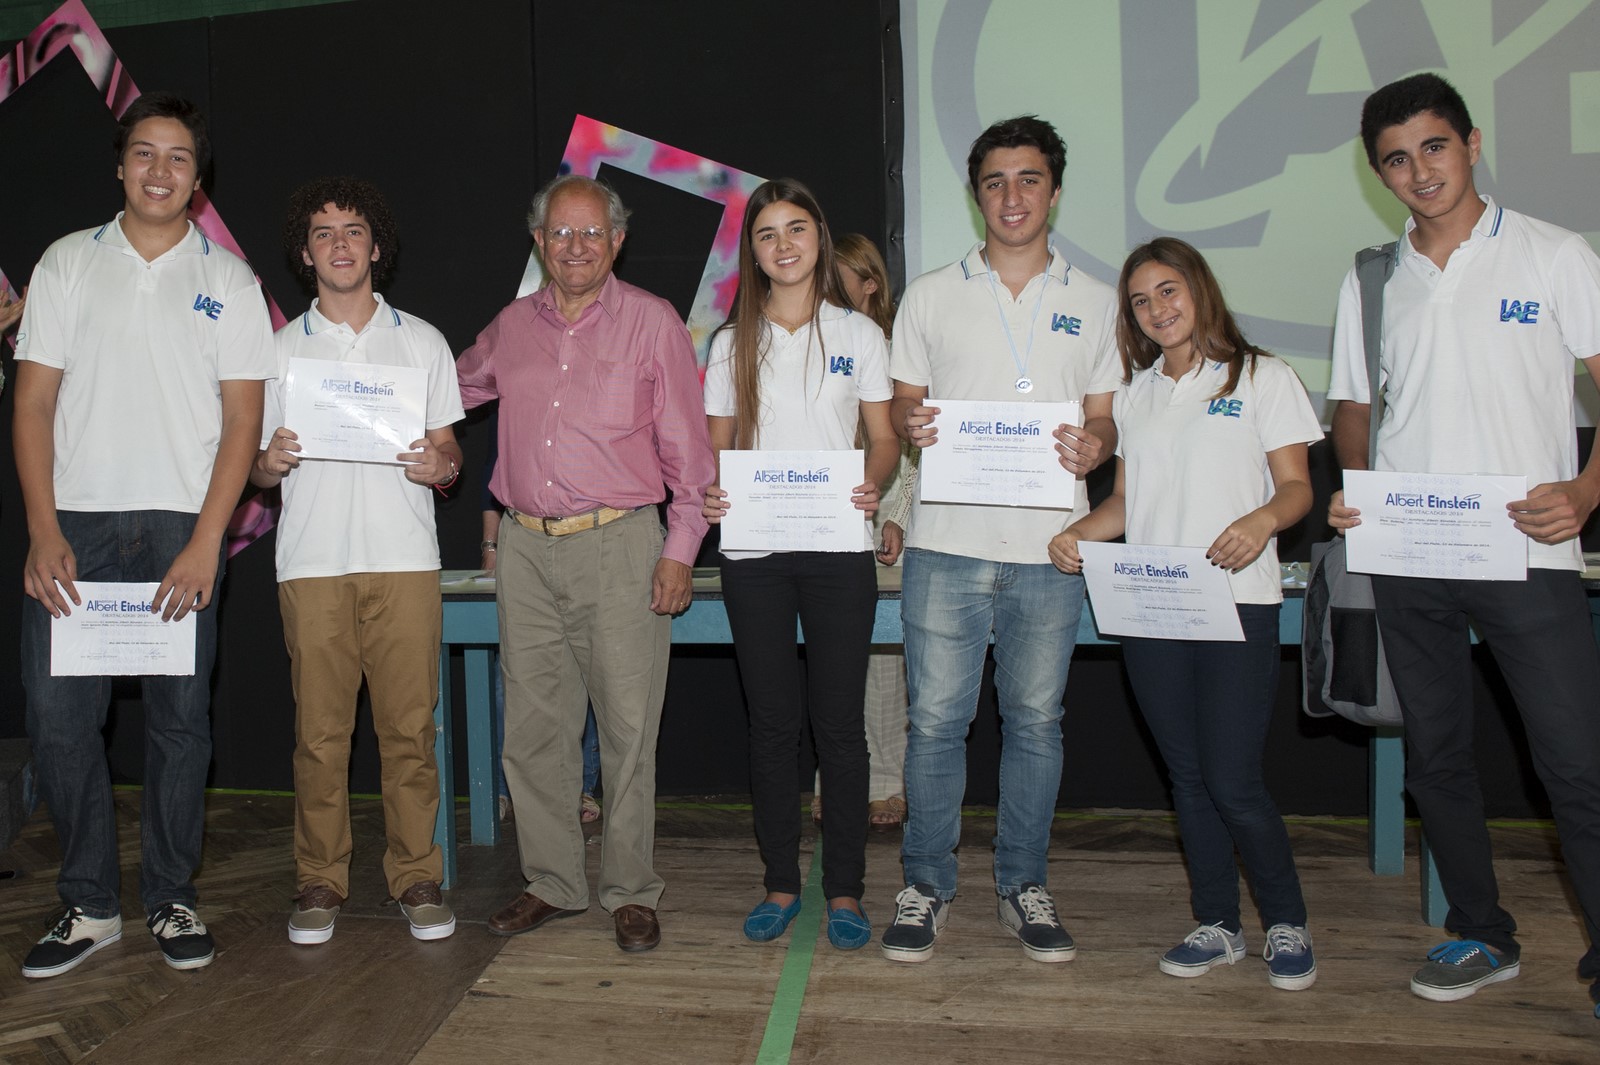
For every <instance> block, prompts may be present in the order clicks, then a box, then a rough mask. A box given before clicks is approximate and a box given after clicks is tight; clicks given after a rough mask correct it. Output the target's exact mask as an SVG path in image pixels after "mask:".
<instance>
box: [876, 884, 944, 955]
mask: <svg viewBox="0 0 1600 1065" xmlns="http://www.w3.org/2000/svg"><path fill="white" fill-rule="evenodd" d="M949 920H950V904H949V903H948V902H946V901H945V900H943V899H941V898H940V897H939V896H938V895H937V894H936V893H935V891H934V889H933V888H932V887H930V886H929V885H927V884H912V885H911V886H909V887H907V888H905V889H904V890H902V891H901V892H900V894H898V895H896V896H895V897H894V920H893V921H892V922H891V923H890V925H889V927H888V928H886V929H884V930H883V939H881V940H880V941H879V946H880V948H881V949H882V950H883V956H884V957H885V958H888V959H889V960H890V961H911V962H917V961H927V960H928V959H929V958H931V957H933V941H934V939H935V938H937V937H938V935H939V933H940V932H942V931H944V926H945V922H947V921H949Z"/></svg>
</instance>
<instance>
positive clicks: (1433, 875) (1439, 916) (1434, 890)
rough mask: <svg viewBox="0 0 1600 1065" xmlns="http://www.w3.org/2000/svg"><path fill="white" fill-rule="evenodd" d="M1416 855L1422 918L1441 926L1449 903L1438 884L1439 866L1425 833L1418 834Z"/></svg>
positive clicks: (1436, 926) (1447, 911)
mask: <svg viewBox="0 0 1600 1065" xmlns="http://www.w3.org/2000/svg"><path fill="white" fill-rule="evenodd" d="M1417 857H1418V858H1419V859H1421V862H1420V864H1421V866H1422V919H1423V920H1424V921H1426V922H1427V923H1428V924H1431V925H1433V926H1434V927H1435V928H1443V927H1444V918H1445V914H1447V913H1449V912H1450V903H1449V901H1448V900H1447V899H1446V898H1445V897H1444V888H1442V887H1440V886H1439V867H1438V866H1437V865H1435V864H1434V861H1433V851H1431V850H1429V849H1428V837H1427V836H1425V835H1419V838H1418V843H1417Z"/></svg>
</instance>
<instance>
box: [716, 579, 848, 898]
mask: <svg viewBox="0 0 1600 1065" xmlns="http://www.w3.org/2000/svg"><path fill="white" fill-rule="evenodd" d="M872 567H873V561H872V555H871V554H869V553H867V552H860V553H856V552H828V551H788V552H779V553H777V554H772V555H768V556H767V557H766V558H747V559H737V560H731V559H723V560H722V596H723V599H724V601H725V603H726V606H727V610H728V627H729V628H730V629H731V630H732V631H733V649H734V652H735V654H736V655H737V657H738V660H739V679H740V681H741V683H742V684H743V685H744V697H745V703H746V704H747V706H748V708H749V713H750V799H751V805H752V806H753V807H754V811H755V824H756V842H757V843H758V844H759V845H760V848H761V860H762V861H763V862H764V863H765V864H766V867H767V872H766V877H765V878H764V881H763V883H764V884H765V886H766V889H767V890H768V891H769V892H781V893H785V894H793V895H798V894H799V893H800V889H801V886H802V883H801V879H800V808H799V802H798V797H799V794H800V770H799V753H800V729H801V727H802V725H803V723H804V722H805V720H806V718H807V716H808V715H809V717H810V720H811V730H812V736H813V738H814V739H815V741H816V747H817V759H818V761H819V762H821V764H822V791H823V794H825V795H826V796H827V797H828V801H827V802H826V803H824V804H823V807H822V828H823V832H824V833H825V834H826V839H827V847H826V848H825V849H824V851H823V867H822V892H823V895H824V896H825V897H826V898H830V899H832V898H840V897H849V898H854V899H859V898H860V897H861V893H862V891H863V884H864V881H865V879H866V866H867V858H866V851H867V733H866V726H865V724H864V723H863V720H862V704H863V702H864V700H865V697H866V686H867V655H868V653H869V651H870V650H871V646H872V621H873V617H874V615H875V613H876V612H877V607H878V583H877V578H876V575H875V574H874V573H873V569H872ZM796 617H798V618H799V619H800V625H801V627H802V629H803V630H804V632H805V640H806V665H807V669H806V680H805V693H806V699H805V702H804V703H802V702H801V699H800V691H801V684H800V663H799V659H798V657H797V656H796V654H795V618H796Z"/></svg>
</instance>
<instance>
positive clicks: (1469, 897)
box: [1328, 74, 1600, 1002]
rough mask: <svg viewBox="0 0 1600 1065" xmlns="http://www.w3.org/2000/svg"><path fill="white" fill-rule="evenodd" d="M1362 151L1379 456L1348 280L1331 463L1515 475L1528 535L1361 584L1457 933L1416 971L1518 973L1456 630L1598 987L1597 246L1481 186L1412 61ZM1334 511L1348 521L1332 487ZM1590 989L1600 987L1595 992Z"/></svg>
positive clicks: (1455, 126)
mask: <svg viewBox="0 0 1600 1065" xmlns="http://www.w3.org/2000/svg"><path fill="white" fill-rule="evenodd" d="M1361 136H1362V140H1363V141H1364V142H1365V145H1366V150H1367V161H1368V162H1369V163H1370V164H1371V165H1372V168H1373V169H1374V170H1375V171H1376V172H1377V174H1378V177H1379V178H1380V179H1382V181H1383V183H1384V185H1386V186H1387V187H1388V189H1389V191H1390V192H1392V193H1394V195H1395V198H1396V199H1398V200H1399V201H1400V202H1401V203H1403V204H1405V205H1406V207H1407V208H1409V209H1410V211H1411V218H1410V220H1409V221H1408V222H1407V223H1406V228H1405V233H1404V234H1403V235H1402V236H1401V238H1400V242H1399V244H1398V245H1397V252H1396V260H1395V263H1394V273H1393V275H1392V276H1391V277H1390V279H1389V281H1388V284H1387V285H1386V286H1385V288H1384V294H1383V296H1384V298H1383V347H1382V358H1381V361H1380V367H1381V370H1382V382H1383V386H1384V396H1383V399H1384V404H1385V407H1384V410H1383V414H1382V420H1381V423H1380V426H1379V430H1378V453H1377V455H1375V456H1368V454H1367V432H1368V426H1369V424H1370V418H1371V397H1370V396H1369V394H1368V384H1367V370H1366V357H1365V347H1364V343H1363V337H1362V317H1361V294H1360V288H1359V285H1358V284H1357V282H1356V277H1355V272H1354V271H1353V270H1352V271H1351V273H1350V275H1349V276H1347V277H1346V278H1345V282H1344V287H1343V289H1342V290H1341V291H1340V295H1339V315H1338V322H1337V326H1336V328H1335V331H1334V364H1333V378H1332V383H1331V386H1330V387H1329V389H1328V397H1329V398H1330V399H1336V400H1339V401H1340V402H1339V406H1338V408H1337V410H1336V411H1335V414H1334V420H1333V436H1334V445H1335V447H1336V448H1337V451H1338V455H1339V460H1340V463H1341V464H1342V465H1343V467H1344V468H1345V469H1366V468H1368V460H1369V458H1370V459H1371V460H1372V462H1371V467H1372V468H1373V469H1378V470H1397V471H1407V472H1419V473H1475V474H1506V475H1525V476H1526V477H1527V479H1528V485H1529V486H1530V487H1529V489H1528V497H1527V498H1526V499H1522V500H1518V501H1516V502H1514V503H1511V504H1510V505H1509V507H1508V513H1507V514H1506V515H1505V520H1506V521H1509V522H1512V523H1514V524H1515V525H1516V527H1517V528H1518V529H1520V530H1521V531H1522V532H1523V533H1525V534H1527V536H1528V576H1527V580H1526V581H1463V580H1427V579H1419V578H1409V577H1374V578H1373V581H1372V584H1373V595H1374V597H1375V599H1376V601H1377V608H1378V624H1379V627H1380V629H1381V630H1382V632H1383V644H1384V653H1385V654H1386V655H1387V656H1388V660H1389V668H1390V670H1391V672H1392V673H1393V675H1394V682H1395V689H1396V692H1397V694H1398V695H1399V697H1400V704H1401V709H1402V712H1403V713H1404V717H1405V730H1406V790H1407V791H1409V792H1410V793H1411V797H1412V798H1413V799H1414V800H1415V801H1416V804H1417V811H1418V813H1420V814H1421V815H1422V830H1423V832H1425V833H1426V834H1427V837H1428V846H1429V847H1430V848H1431V849H1432V851H1433V855H1434V858H1435V860H1436V861H1437V862H1438V866H1439V878H1440V881H1441V883H1442V884H1443V887H1444V893H1445V897H1446V898H1448V899H1449V900H1450V912H1449V915H1448V916H1447V917H1446V919H1445V927H1446V928H1447V929H1449V930H1450V931H1451V932H1453V933H1455V934H1456V935H1457V936H1459V937H1460V939H1459V940H1457V941H1452V942H1449V943H1446V944H1444V945H1442V946H1440V947H1438V948H1436V949H1435V950H1434V951H1432V952H1431V953H1430V954H1429V955H1428V960H1427V963H1426V964H1424V965H1423V966H1422V968H1421V969H1420V970H1418V971H1417V974H1416V976H1415V977H1414V978H1413V979H1412V981H1411V990H1412V991H1414V992H1415V993H1416V994H1418V995H1420V996H1421V997H1423V998H1427V999H1433V1000H1435V1001H1442V1002H1448V1001H1452V1000H1455V999H1460V998H1465V997H1467V996H1468V995H1471V994H1473V993H1475V992H1476V991H1477V990H1478V989H1479V988H1480V987H1483V986H1485V985H1487V984H1491V983H1495V982H1497V981H1500V980H1507V979H1510V978H1511V977H1514V976H1516V975H1517V970H1518V963H1519V956H1520V949H1519V947H1518V945H1517V940H1516V937H1515V933H1516V928H1517V926H1516V922H1515V921H1513V920H1512V918H1511V915H1510V914H1509V913H1507V912H1506V911H1505V910H1504V909H1502V908H1501V907H1500V902H1499V889H1498V886H1497V885H1496V882H1495V875H1494V865H1493V861H1492V858H1491V856H1490V852H1489V835H1488V832H1487V830H1486V827H1485V825H1484V813H1483V795H1482V792H1481V790H1480V788H1479V785H1478V775H1477V765H1476V760H1475V757H1474V751H1473V741H1472V724H1473V701H1472V681H1471V669H1470V657H1469V656H1470V650H1469V634H1468V629H1467V624H1468V621H1469V619H1470V621H1471V623H1472V624H1473V625H1474V626H1475V627H1476V628H1477V630H1478V632H1479V633H1481V634H1482V635H1483V637H1484V639H1485V641H1486V642H1487V643H1488V645H1489V649H1490V650H1491V651H1493V652H1494V656H1495V660H1496V662H1497V663H1498V664H1499V666H1500V669H1501V672H1503V673H1504V674H1505V677H1506V681H1507V682H1508V683H1509V684H1510V686H1511V692H1512V695H1513V696H1515V698H1516V701H1517V707H1518V709H1519V710H1520V711H1521V713H1522V720H1523V723H1524V724H1525V725H1526V727H1527V731H1528V742H1529V744H1530V746H1531V748H1532V751H1533V762H1534V767H1535V769H1537V771H1538V773H1539V778H1540V780H1542V781H1543V782H1544V786H1545V789H1546V791H1547V792H1548V793H1549V795H1550V802H1551V806H1552V807H1553V808H1554V810H1555V817H1556V827H1557V828H1558V829H1559V830H1560V833H1561V847H1562V857H1563V858H1564V860H1565V861H1566V865H1567V871H1568V872H1569V874H1570V875H1571V877H1572V884H1573V887H1574V888H1575V889H1576V892H1577V896H1578V901H1579V904H1580V905H1581V906H1582V908H1583V912H1584V918H1585V920H1586V922H1587V924H1588V930H1589V939H1590V948H1589V951H1588V954H1587V955H1586V956H1585V957H1584V959H1583V960H1582V961H1581V962H1580V963H1579V971H1580V973H1582V974H1583V976H1584V978H1585V979H1590V980H1595V981H1596V985H1595V986H1594V987H1593V988H1591V989H1590V992H1591V995H1594V996H1600V923H1597V922H1600V654H1597V652H1596V647H1595V640H1594V636H1593V630H1592V628H1591V625H1590V617H1589V608H1588V605H1587V603H1586V601H1585V598H1584V591H1583V587H1582V585H1581V584H1580V582H1579V579H1578V575H1579V572H1580V571H1581V570H1582V569H1583V556H1582V553H1581V551H1580V549H1579V545H1578V531H1579V529H1580V528H1581V527H1582V526H1583V523H1584V520H1585V519H1586V518H1587V517H1588V516H1589V513H1590V512H1591V511H1593V510H1594V508H1595V502H1596V500H1597V499H1600V464H1597V463H1596V460H1595V455H1594V452H1593V451H1591V452H1590V455H1589V459H1588V461H1587V462H1586V463H1585V465H1584V466H1583V468H1582V470H1581V471H1580V469H1579V466H1578V449H1577V441H1576V428H1575V425H1574V420H1573V408H1572V394H1573V360H1574V359H1578V360H1580V361H1582V362H1583V364H1584V366H1585V368H1586V369H1587V370H1588V372H1589V374H1590V375H1591V376H1594V375H1596V374H1600V354H1597V353H1600V258H1597V257H1596V256H1595V254H1594V252H1593V250H1591V249H1590V247H1589V245H1588V244H1587V243H1586V242H1585V241H1584V239H1583V238H1582V237H1580V236H1578V235H1577V234H1576V233H1571V232H1568V231H1567V230H1564V229H1560V228H1557V227H1556V226H1552V225H1549V224H1548V223H1545V222H1540V221H1538V220H1536V219H1533V218H1529V217H1527V216H1526V215H1521V214H1517V213H1516V212H1514V211H1510V210H1507V209H1505V208H1503V207H1500V206H1499V205H1497V204H1496V203H1495V202H1494V201H1493V200H1492V199H1490V198H1489V197H1487V196H1480V195H1479V194H1478V191H1477V189H1476V187H1475V185H1474V183H1473V176H1472V168H1473V165H1474V164H1475V163H1476V162H1477V161H1478V153H1479V151H1480V148H1481V145H1482V139H1483V137H1482V134H1481V132H1480V131H1479V130H1477V129H1475V128H1473V125H1472V119H1471V118H1470V117H1469V116H1468V114H1467V108H1466V104H1465V103H1464V102H1462V99H1461V96H1460V94H1458V93H1457V92H1456V91H1455V89H1453V88H1452V87H1451V86H1450V85H1449V83H1448V82H1446V81H1445V80H1444V79H1443V78H1440V77H1438V76H1437V75H1434V74H1419V75H1416V76H1414V77H1410V78H1406V79H1404V80H1402V81H1397V82H1395V83H1393V84H1391V85H1386V86H1384V87H1383V88H1381V89H1379V90H1378V91H1377V92H1375V93H1373V94H1372V95H1371V96H1370V97H1368V98H1367V102H1366V105H1365V107H1364V108H1363V109H1362V113H1361ZM1329 523H1330V524H1332V525H1333V526H1334V527H1336V528H1339V529H1349V528H1352V527H1354V526H1356V525H1359V524H1360V515H1359V513H1358V512H1357V511H1355V510H1353V509H1351V508H1349V507H1346V506H1344V500H1343V493H1337V494H1335V496H1334V498H1333V504H1332V506H1331V507H1330V508H1329ZM1597 1000H1600V997H1597Z"/></svg>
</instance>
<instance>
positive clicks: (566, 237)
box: [544, 226, 610, 244]
mask: <svg viewBox="0 0 1600 1065" xmlns="http://www.w3.org/2000/svg"><path fill="white" fill-rule="evenodd" d="M609 232H610V230H608V229H601V228H600V227H599V226H584V227H583V228H582V229H573V228H572V227H571V226H556V227H555V228H554V229H546V230H545V231H544V235H545V236H546V237H547V238H548V239H550V240H552V241H554V242H555V243H557V244H566V243H567V242H568V241H571V240H573V239H575V238H582V239H583V240H586V241H589V242H591V243H593V242H595V241H600V240H604V239H605V237H606V234H607V233H609Z"/></svg>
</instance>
